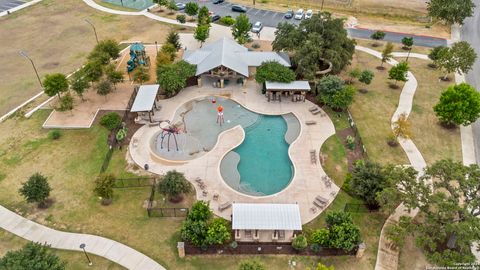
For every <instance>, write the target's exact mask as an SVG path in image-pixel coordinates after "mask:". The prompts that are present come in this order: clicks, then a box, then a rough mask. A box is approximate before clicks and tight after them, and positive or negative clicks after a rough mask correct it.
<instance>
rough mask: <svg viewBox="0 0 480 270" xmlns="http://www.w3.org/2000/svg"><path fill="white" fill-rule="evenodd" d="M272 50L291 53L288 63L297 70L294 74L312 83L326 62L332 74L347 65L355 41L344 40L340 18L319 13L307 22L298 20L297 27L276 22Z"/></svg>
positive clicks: (346, 38) (345, 34) (345, 36)
mask: <svg viewBox="0 0 480 270" xmlns="http://www.w3.org/2000/svg"><path fill="white" fill-rule="evenodd" d="M272 47H273V50H274V51H286V52H290V53H291V54H293V57H292V60H293V62H294V63H295V64H296V66H297V67H298V68H299V69H297V70H296V73H297V75H299V76H301V77H303V78H306V79H309V80H313V79H314V78H315V75H316V73H317V72H318V71H320V70H321V69H322V66H324V65H325V62H326V61H327V62H331V63H332V72H333V73H338V72H340V71H341V70H342V69H343V68H344V67H345V66H346V65H348V64H350V62H351V60H352V56H353V53H354V52H355V41H354V40H352V39H350V38H348V35H347V32H346V30H345V29H344V28H343V20H342V19H337V18H333V17H332V15H331V14H330V13H328V12H320V13H318V14H314V15H313V16H312V18H311V19H309V20H302V21H301V22H300V25H299V26H295V25H293V24H290V23H288V22H283V23H280V24H279V25H278V27H277V30H276V31H275V40H274V41H273V42H272Z"/></svg>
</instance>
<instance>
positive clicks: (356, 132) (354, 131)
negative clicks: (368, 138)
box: [347, 110, 368, 158]
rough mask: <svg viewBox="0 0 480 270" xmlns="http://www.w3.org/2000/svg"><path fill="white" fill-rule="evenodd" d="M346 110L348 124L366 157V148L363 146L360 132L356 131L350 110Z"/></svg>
mask: <svg viewBox="0 0 480 270" xmlns="http://www.w3.org/2000/svg"><path fill="white" fill-rule="evenodd" d="M347 112H348V123H349V124H350V127H351V128H352V130H353V133H354V135H355V137H356V139H357V140H358V144H359V145H361V146H362V154H363V155H364V156H365V157H366V158H368V155H367V148H366V147H365V144H363V140H362V136H360V132H358V128H357V125H356V124H355V121H353V117H352V114H351V113H350V110H347Z"/></svg>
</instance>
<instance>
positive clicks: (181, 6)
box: [175, 3, 185, 10]
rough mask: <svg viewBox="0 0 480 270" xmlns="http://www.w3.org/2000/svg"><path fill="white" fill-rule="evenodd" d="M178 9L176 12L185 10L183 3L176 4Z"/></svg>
mask: <svg viewBox="0 0 480 270" xmlns="http://www.w3.org/2000/svg"><path fill="white" fill-rule="evenodd" d="M175 5H176V6H177V8H178V10H184V9H185V4H184V3H176V4H175Z"/></svg>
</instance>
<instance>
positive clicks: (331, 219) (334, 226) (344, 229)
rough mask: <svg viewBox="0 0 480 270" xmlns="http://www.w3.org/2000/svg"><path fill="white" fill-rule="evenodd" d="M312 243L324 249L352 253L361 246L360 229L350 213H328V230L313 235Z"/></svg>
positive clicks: (318, 231) (321, 230) (317, 231)
mask: <svg viewBox="0 0 480 270" xmlns="http://www.w3.org/2000/svg"><path fill="white" fill-rule="evenodd" d="M311 238H312V240H311V241H312V242H313V243H315V244H318V245H320V246H322V247H333V248H340V249H343V250H346V251H351V250H352V249H354V248H355V247H356V246H358V244H360V242H361V241H362V240H361V236H360V228H358V226H356V225H355V224H353V222H352V218H351V216H350V214H348V213H342V212H327V228H326V229H318V230H316V231H314V232H313V233H312V237H311Z"/></svg>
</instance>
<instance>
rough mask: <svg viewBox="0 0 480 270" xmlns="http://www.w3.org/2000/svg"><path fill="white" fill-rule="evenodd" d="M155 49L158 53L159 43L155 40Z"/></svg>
mask: <svg viewBox="0 0 480 270" xmlns="http://www.w3.org/2000/svg"><path fill="white" fill-rule="evenodd" d="M155 51H156V52H157V55H158V43H157V42H156V41H155Z"/></svg>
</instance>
